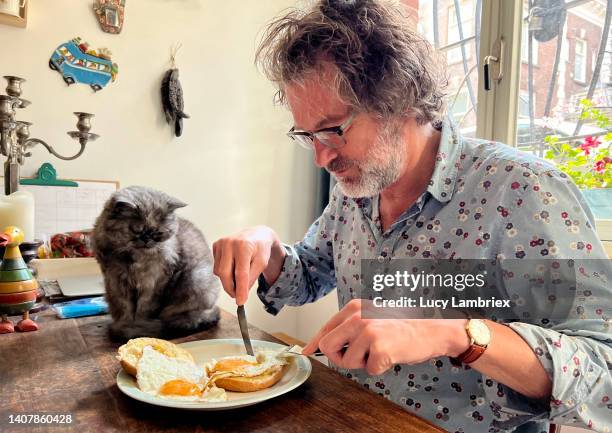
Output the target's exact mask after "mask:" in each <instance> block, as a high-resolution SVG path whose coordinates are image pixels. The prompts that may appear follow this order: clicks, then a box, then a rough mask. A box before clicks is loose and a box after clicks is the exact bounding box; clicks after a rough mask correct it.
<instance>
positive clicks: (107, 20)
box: [93, 0, 125, 34]
mask: <svg viewBox="0 0 612 433" xmlns="http://www.w3.org/2000/svg"><path fill="white" fill-rule="evenodd" d="M93 10H94V12H95V13H96V16H97V17H98V21H99V22H100V27H102V30H103V31H105V32H106V33H113V34H119V33H121V29H123V20H124V16H125V0H94V4H93Z"/></svg>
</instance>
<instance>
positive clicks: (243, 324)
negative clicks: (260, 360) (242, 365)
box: [236, 305, 255, 356]
mask: <svg viewBox="0 0 612 433" xmlns="http://www.w3.org/2000/svg"><path fill="white" fill-rule="evenodd" d="M236 315H237V316H238V325H240V333H241V334H242V341H244V347H245V348H246V351H247V353H248V354H249V355H251V356H255V352H253V346H252V345H251V338H250V337H249V325H248V323H247V319H246V313H245V312H244V305H238V309H237V310H236Z"/></svg>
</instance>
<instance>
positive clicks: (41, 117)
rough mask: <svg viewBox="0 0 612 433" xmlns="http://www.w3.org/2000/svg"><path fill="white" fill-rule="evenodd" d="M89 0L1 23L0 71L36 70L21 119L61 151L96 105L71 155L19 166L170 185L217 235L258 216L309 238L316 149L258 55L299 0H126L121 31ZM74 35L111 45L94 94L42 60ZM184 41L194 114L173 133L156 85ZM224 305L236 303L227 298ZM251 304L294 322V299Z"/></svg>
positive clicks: (36, 7)
mask: <svg viewBox="0 0 612 433" xmlns="http://www.w3.org/2000/svg"><path fill="white" fill-rule="evenodd" d="M91 3H92V2H91V1H90V0H81V1H75V0H53V1H49V0H43V1H40V0H39V1H35V0H32V1H31V5H30V16H29V22H28V27H27V29H19V28H13V27H8V26H0V59H1V60H0V73H1V74H0V75H18V76H22V77H24V78H26V79H27V80H28V82H27V83H25V85H24V94H23V97H25V98H26V99H29V100H31V101H32V106H30V107H29V108H27V109H25V110H21V111H19V113H18V119H20V120H28V121H32V122H34V126H33V127H32V128H31V132H32V136H35V137H39V138H43V139H44V140H47V141H48V142H49V143H52V144H53V145H54V146H55V147H56V149H57V150H58V151H60V152H61V153H64V154H71V153H73V152H75V151H76V149H77V148H78V145H77V143H76V142H72V141H71V140H70V138H69V137H68V136H67V135H66V131H68V130H74V129H75V123H76V118H75V117H74V116H73V114H72V112H73V111H89V112H92V113H95V115H96V117H95V118H94V119H93V128H92V132H96V133H98V134H100V135H101V138H100V139H99V140H98V141H96V142H93V143H90V144H89V145H88V146H87V150H86V152H85V154H84V155H83V156H82V157H81V158H79V159H78V160H76V161H72V162H64V161H60V160H58V159H56V158H54V157H52V156H51V155H49V154H47V152H46V151H45V150H44V149H43V148H42V147H40V148H36V149H34V156H33V157H32V158H30V159H29V160H28V161H27V163H26V165H25V166H24V167H23V169H22V175H24V176H30V175H33V174H34V172H35V171H36V169H37V168H38V167H39V166H40V165H41V163H43V162H45V161H50V162H51V163H52V164H53V165H54V166H55V167H56V168H57V171H58V174H59V175H60V177H64V178H89V179H96V180H104V179H108V180H119V181H120V182H121V185H122V186H128V185H132V184H144V185H149V186H152V187H155V188H158V189H162V190H164V191H166V192H168V193H170V194H173V195H175V196H177V197H179V198H180V199H182V200H184V201H186V202H187V203H189V206H188V207H187V208H185V209H183V210H181V213H182V215H184V216H186V217H188V218H190V219H191V220H193V221H194V222H195V223H196V224H197V225H198V226H199V227H200V228H201V229H202V230H203V231H204V233H205V234H206V235H207V237H208V239H209V241H210V242H212V241H214V240H215V239H217V238H219V237H221V236H223V235H226V234H230V233H232V232H235V231H237V230H239V229H241V228H243V227H245V226H249V225H254V224H267V225H269V226H271V227H273V228H274V229H276V230H277V231H278V233H279V234H280V236H281V238H283V239H284V240H287V241H294V240H296V239H299V238H301V237H302V235H303V233H304V232H305V230H306V228H307V226H308V225H309V224H310V222H311V221H312V220H313V219H314V215H313V212H312V209H313V200H314V199H313V197H314V176H315V172H314V168H313V164H312V161H311V155H310V154H309V153H308V152H307V151H305V150H303V149H300V148H299V147H298V146H294V145H292V143H290V142H289V140H288V139H287V138H286V137H285V135H284V133H285V132H286V130H287V129H288V128H289V127H290V125H291V123H292V118H291V116H290V114H289V113H288V112H287V111H286V110H285V109H284V108H282V107H274V106H273V104H272V95H273V90H274V89H273V87H272V86H271V85H270V84H269V83H268V81H267V80H266V79H265V77H263V75H262V74H260V73H259V72H258V71H257V70H256V68H255V66H254V65H253V57H254V51H255V47H256V40H257V35H258V33H259V32H260V31H261V30H262V28H263V26H264V24H265V23H266V22H267V21H268V20H270V19H271V18H272V17H273V16H275V15H276V14H278V13H279V12H280V11H281V10H282V9H284V8H286V7H288V6H290V5H291V4H292V3H293V2H292V1H291V0H266V1H255V0H248V1H244V0H225V1H215V0H130V1H128V2H127V7H126V21H125V25H124V29H123V32H122V33H121V34H120V35H110V34H107V33H103V32H102V31H101V30H100V29H99V26H98V23H97V21H96V20H95V17H94V14H93V12H92V11H91ZM75 36H81V37H82V38H83V39H84V40H86V41H88V42H89V43H90V44H91V46H92V47H93V48H98V47H107V48H109V49H110V50H111V51H112V52H113V61H115V62H117V63H118V65H119V76H118V80H117V82H115V83H111V84H109V85H108V86H107V87H106V88H104V89H103V90H101V91H100V92H98V93H97V94H94V93H93V91H92V90H91V89H90V88H89V87H87V86H85V85H73V86H70V87H67V86H66V85H65V84H64V82H63V81H62V79H61V77H60V75H59V74H58V73H57V72H54V71H51V70H50V69H49V68H48V66H47V63H48V59H49V57H50V55H51V53H52V51H53V50H54V49H55V48H56V47H57V46H58V45H59V44H60V43H62V42H64V41H67V40H69V39H71V38H73V37H75ZM177 42H180V43H182V48H181V49H180V51H179V53H178V58H177V60H178V66H179V68H180V77H181V81H182V84H183V89H184V92H185V111H186V112H187V113H188V114H190V115H191V119H189V120H186V121H185V131H184V135H183V137H181V138H179V139H175V138H173V137H172V134H171V128H170V127H169V126H168V125H166V124H165V121H164V120H163V114H162V109H161V106H160V91H159V86H160V80H161V77H162V75H163V73H164V72H165V71H166V69H167V68H168V67H169V66H170V63H169V58H170V48H171V47H172V46H173V45H174V44H175V43H177ZM1 88H2V89H3V88H4V83H2V84H1ZM2 93H4V92H2ZM221 305H222V306H224V307H226V308H227V309H229V310H233V304H232V302H231V300H230V299H229V298H227V297H226V296H225V295H224V298H223V299H222V300H221ZM247 309H248V313H249V318H250V320H251V321H252V322H253V323H254V324H256V325H259V326H260V327H263V328H264V329H266V330H272V331H273V330H283V331H285V332H287V333H289V334H292V335H296V334H297V333H298V332H297V331H298V330H297V326H298V314H297V313H296V311H297V310H296V309H288V310H287V311H283V312H282V313H281V314H280V316H279V317H276V318H274V317H272V316H269V315H267V314H266V313H265V312H264V311H263V308H262V307H261V303H260V302H259V301H258V300H257V299H256V296H252V297H251V298H250V300H249V303H248V305H247Z"/></svg>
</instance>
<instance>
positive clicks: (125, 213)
mask: <svg viewBox="0 0 612 433" xmlns="http://www.w3.org/2000/svg"><path fill="white" fill-rule="evenodd" d="M112 212H113V216H114V217H132V216H135V215H137V214H138V210H137V209H136V206H134V204H132V203H130V202H128V201H124V200H115V201H114V202H113V204H112Z"/></svg>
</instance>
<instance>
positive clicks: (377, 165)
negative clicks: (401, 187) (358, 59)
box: [285, 69, 405, 197]
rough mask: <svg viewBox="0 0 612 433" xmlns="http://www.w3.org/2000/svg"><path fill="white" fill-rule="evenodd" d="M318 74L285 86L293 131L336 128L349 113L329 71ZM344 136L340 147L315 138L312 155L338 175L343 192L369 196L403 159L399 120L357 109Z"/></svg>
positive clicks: (388, 181) (383, 185)
mask: <svg viewBox="0 0 612 433" xmlns="http://www.w3.org/2000/svg"><path fill="white" fill-rule="evenodd" d="M316 74H317V73H316V72H312V73H311V74H310V75H308V76H307V77H306V79H305V80H304V82H303V83H300V84H288V85H287V86H286V87H285V92H286V95H287V100H288V103H289V107H290V109H291V112H292V113H293V119H294V121H295V125H294V126H295V128H296V129H299V130H305V131H311V132H312V131H316V130H319V129H321V128H328V127H332V126H338V125H340V124H342V123H343V122H344V121H346V120H347V119H348V118H349V117H350V115H351V114H352V111H351V107H350V106H349V105H347V104H346V103H344V102H343V101H342V100H341V98H340V97H339V96H338V95H337V92H336V91H335V90H333V89H334V87H333V85H332V83H333V73H332V72H331V71H330V70H329V69H326V70H323V72H322V73H321V72H319V73H318V75H316ZM343 137H344V138H345V140H346V144H345V145H344V146H342V147H341V148H339V149H331V148H329V147H326V146H325V145H323V144H322V143H320V142H319V141H318V140H316V139H315V140H314V153H315V155H314V159H315V164H316V165H317V166H319V167H324V168H325V169H326V170H327V171H328V172H330V173H331V174H332V175H334V177H336V179H337V181H338V184H339V185H340V188H341V189H342V191H343V193H344V194H346V195H347V196H349V197H371V196H374V195H376V194H378V193H380V192H381V191H382V190H384V189H385V188H386V187H388V186H389V185H391V184H392V183H393V182H395V181H396V180H397V179H398V178H399V176H400V174H401V170H402V167H403V163H404V158H405V146H404V143H403V140H402V125H401V124H399V123H398V122H386V123H383V122H382V121H380V120H378V119H376V118H375V117H374V116H372V115H369V114H367V113H358V114H357V115H356V117H355V118H354V120H353V122H352V124H351V126H350V128H349V129H348V130H347V131H346V133H345V134H344V135H343Z"/></svg>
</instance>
